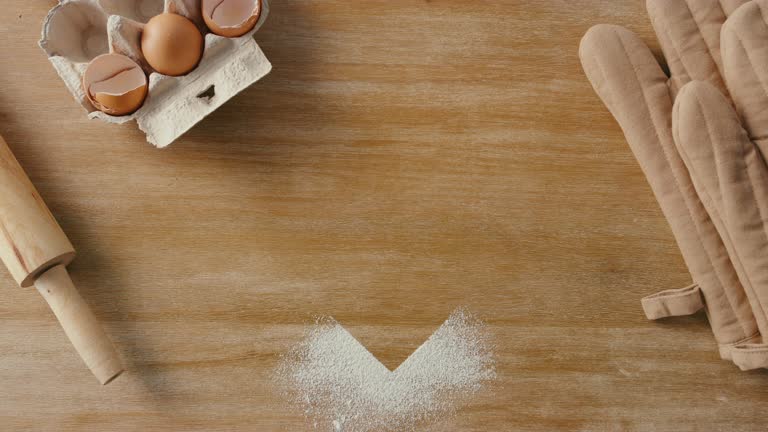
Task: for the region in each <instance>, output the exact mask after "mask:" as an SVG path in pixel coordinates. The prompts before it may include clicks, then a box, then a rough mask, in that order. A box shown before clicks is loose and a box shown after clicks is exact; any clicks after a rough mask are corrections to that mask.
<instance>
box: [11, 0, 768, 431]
mask: <svg viewBox="0 0 768 432" xmlns="http://www.w3.org/2000/svg"><path fill="white" fill-rule="evenodd" d="M54 3H55V2H53V1H51V0H46V1H43V0H35V1H29V0H4V1H3V7H2V8H0V22H1V23H2V24H1V25H0V47H2V49H0V134H2V135H3V136H4V137H5V138H6V140H7V141H8V144H9V145H10V147H11V148H12V149H13V150H14V152H15V154H16V156H17V158H18V159H19V161H20V162H21V164H22V165H23V166H24V167H25V168H26V170H27V172H28V173H29V175H30V177H31V178H32V181H33V182H34V183H35V184H36V186H37V187H38V189H39V191H40V193H41V195H42V196H43V198H44V199H45V200H46V201H47V203H48V204H49V206H50V207H51V210H52V212H53V213H54V214H55V215H56V216H57V218H58V220H59V222H60V223H61V225H62V227H63V228H64V230H65V231H66V232H67V233H68V235H69V237H70V239H71V240H72V243H73V244H74V245H75V247H76V248H77V249H78V251H79V256H78V258H77V259H76V260H75V262H74V264H73V265H72V266H71V267H70V271H71V273H72V277H73V279H74V281H75V283H76V284H77V286H78V287H80V290H81V292H82V294H83V297H84V298H85V299H86V300H87V301H88V303H89V304H90V305H91V306H92V308H93V309H94V312H95V313H96V314H97V315H98V317H99V318H100V319H101V320H102V321H103V322H104V325H105V327H106V330H107V332H108V333H109V334H110V335H111V336H112V337H113V339H114V341H115V343H116V344H117V346H118V349H119V351H120V354H121V355H122V356H123V358H124V359H125V362H126V365H127V367H128V368H129V372H127V373H126V374H125V375H123V376H121V377H120V378H118V379H117V380H116V381H115V382H114V383H112V384H110V385H108V386H106V387H100V386H99V385H98V383H97V381H96V380H95V379H94V378H93V376H91V373H90V372H89V371H88V369H87V368H86V367H85V366H84V365H83V364H82V362H81V360H80V359H79V358H78V357H77V355H76V353H75V351H74V350H73V348H72V347H71V346H70V344H69V342H68V341H67V340H66V338H65V337H64V334H63V332H62V331H61V329H60V328H59V326H58V324H57V322H56V320H55V318H54V317H53V315H52V314H51V313H50V311H49V310H48V308H47V306H46V305H45V302H44V301H43V299H42V298H40V296H39V295H38V293H37V292H35V290H34V289H21V288H18V287H17V286H16V284H15V283H14V281H13V280H12V279H11V277H10V276H9V275H8V274H7V272H5V271H4V270H0V287H1V290H2V293H3V294H2V296H0V430H2V431H57V432H58V431H77V432H89V431H94V432H95V431H98V432H105V431H109V432H120V431H137V430H144V431H153V432H156V431H185V432H190V431H200V432H203V431H204V432H214V431H258V432H263V431H267V432H269V431H291V432H293V431H303V430H310V428H309V427H308V426H307V423H306V422H305V420H304V419H303V418H302V415H301V413H300V412H299V411H298V410H297V409H294V408H292V407H291V406H289V405H287V404H286V403H285V401H284V400H282V399H281V398H280V397H278V396H277V395H276V392H275V390H274V388H273V385H272V382H271V373H272V371H273V370H274V368H275V366H276V364H277V362H278V360H279V358H280V357H279V356H280V354H281V353H283V352H285V351H286V350H287V349H288V348H289V347H290V346H292V344H294V343H296V342H297V341H298V340H299V339H300V338H301V336H302V333H303V331H304V330H305V328H306V325H307V324H311V323H312V322H313V319H314V317H315V316H317V315H331V316H333V317H335V318H336V319H337V320H339V321H340V322H341V323H342V324H343V325H344V326H345V327H347V328H348V329H349V330H350V331H351V332H352V333H353V334H354V335H355V336H357V337H358V338H359V339H360V341H361V342H362V343H363V344H364V345H365V346H366V347H368V348H369V349H370V351H371V352H372V353H373V354H375V355H376V356H377V357H378V358H379V359H380V360H381V361H382V362H384V363H385V364H386V365H387V366H389V367H396V366H397V365H398V364H399V363H400V362H401V361H402V360H404V359H405V358H406V357H407V356H408V355H409V354H410V353H411V352H412V351H413V350H414V349H415V348H416V347H418V346H419V345H420V344H421V343H422V342H423V341H424V340H425V339H426V338H427V337H428V336H429V335H430V334H431V333H432V332H433V331H434V330H435V329H436V328H437V327H438V326H439V325H440V324H441V323H442V322H443V321H444V320H445V319H446V318H447V317H448V315H449V314H450V313H451V312H452V311H453V310H454V309H456V308H457V307H459V306H466V307H468V308H469V309H470V310H471V311H473V312H475V313H476V314H478V315H479V316H480V317H482V318H483V319H485V320H486V321H487V322H488V323H489V324H490V326H491V329H492V330H493V332H494V335H495V338H496V342H497V350H496V352H497V354H498V369H499V370H498V372H499V379H498V381H497V382H496V383H495V385H494V387H493V388H490V389H488V390H487V391H485V392H483V393H481V394H480V395H479V396H478V397H477V398H475V399H474V400H473V402H472V404H470V405H469V406H467V407H466V408H465V409H463V410H461V411H460V412H459V413H458V414H457V416H456V417H455V418H452V419H447V420H446V421H444V422H443V423H441V424H438V425H435V426H433V427H432V428H431V429H426V430H432V431H461V432H465V431H476V432H481V431H500V432H501V431H547V432H551V431H561V430H562V431H623V430H626V431H672V430H674V431H728V432H737V431H756V430H762V429H764V428H765V426H766V423H768V420H766V418H765V415H764V413H765V410H764V407H765V403H766V401H768V374H766V373H765V372H753V373H743V372H739V371H738V369H737V368H736V367H735V366H733V365H732V364H728V363H726V362H724V361H721V360H720V359H719V358H718V355H717V352H716V347H715V344H714V341H713V338H712V336H711V332H710V330H709V328H708V325H707V323H706V318H705V317H704V316H703V315H699V316H695V317H691V318H683V319H675V320H668V321H667V322H663V323H651V322H648V321H646V320H645V318H644V316H643V313H642V311H641V308H640V303H639V300H640V298H641V297H642V296H644V295H646V294H649V293H651V292H655V291H657V290H660V289H665V288H677V287H681V286H683V285H685V284H687V283H688V282H689V280H690V277H689V275H688V274H687V271H686V269H685V267H684V265H683V262H682V259H681V257H680V254H679V252H678V250H677V247H676V245H675V243H674V240H673V238H672V235H671V232H670V230H669V228H668V226H667V224H666V222H665V220H664V218H663V217H662V215H661V212H660V210H659V208H658V206H657V204H656V202H655V201H654V199H653V197H652V194H651V191H650V189H649V187H648V185H647V183H646V181H645V179H644V177H643V175H642V173H641V172H640V169H639V167H638V166H637V164H636V162H635V161H634V159H633V157H632V155H631V153H630V151H629V148H628V147H627V145H626V144H625V141H624V138H623V136H622V134H621V131H620V130H619V128H618V126H617V125H616V123H615V122H614V120H613V119H612V118H611V116H610V115H609V113H608V112H607V110H606V109H605V108H604V107H603V105H602V104H601V103H600V101H599V100H598V99H597V97H596V96H595V95H594V94H593V92H592V89H591V88H590V86H589V83H588V82H587V80H586V78H585V77H584V75H583V73H582V71H581V67H580V65H579V62H578V58H577V47H578V42H579V39H580V37H581V35H582V34H583V33H584V31H586V29H587V28H589V27H590V26H591V25H593V24H596V23H600V22H612V23H618V24H623V25H626V26H628V27H629V28H631V29H633V30H635V31H637V32H638V33H640V34H641V36H642V37H643V38H644V39H645V40H646V41H648V42H649V43H651V44H653V46H654V47H655V49H656V51H657V52H658V49H657V47H658V45H657V44H656V41H655V38H654V36H653V34H652V31H651V26H650V23H649V21H648V18H647V16H646V15H645V12H644V5H643V3H644V2H642V1H622V2H617V1H606V0H569V1H565V0H562V1H560V0H556V1H532V0H529V1H511V0H498V1H496V0H494V1H491V0H489V1H458V0H425V1H414V0H386V1H385V0H371V1H368V0H366V1H342V0H326V1H311V0H274V1H273V4H272V14H271V16H270V18H269V21H268V23H267V24H266V26H265V27H264V28H263V29H262V31H260V32H259V33H257V35H256V39H257V40H258V42H259V43H260V44H261V46H262V48H263V49H264V51H265V52H266V54H267V56H268V57H269V58H270V60H271V61H272V62H273V64H274V70H273V72H272V74H271V75H270V76H268V77H267V78H266V79H264V80H263V81H261V82H259V83H257V84H256V85H254V86H253V87H251V88H250V89H249V90H247V91H246V92H244V93H243V94H241V95H239V96H238V97H236V98H234V99H233V100H232V101H230V102H229V103H228V104H226V105H225V106H223V107H222V108H221V109H219V110H218V111H217V112H216V113H214V114H213V115H212V116H211V117H210V118H208V119H206V120H205V121H203V122H202V123H201V124H199V125H198V126H197V127H196V128H195V129H194V130H192V131H191V132H190V133H188V134H187V135H186V136H185V137H183V138H182V139H181V140H180V141H178V142H177V143H175V144H174V145H172V146H171V147H170V148H167V149H165V150H156V149H154V148H153V147H151V146H150V145H149V144H147V143H146V142H144V136H143V134H142V133H141V132H140V131H138V129H137V128H136V127H135V125H133V124H128V125H123V126H110V125H107V124H104V123H101V122H98V121H89V120H88V119H87V117H86V116H85V113H84V112H83V111H82V109H81V108H80V107H79V106H78V105H77V104H76V103H75V101H74V100H73V99H72V98H71V96H70V95H69V93H68V91H67V90H66V88H65V86H64V84H63V83H62V82H61V80H60V79H59V78H58V76H57V75H56V73H55V72H54V70H53V68H52V67H51V66H50V65H49V64H48V62H47V60H46V58H45V56H44V54H43V52H42V51H41V50H40V49H39V48H38V47H37V41H38V39H39V34H40V24H41V21H42V19H43V18H44V16H45V14H46V12H47V11H48V9H50V7H52V6H53V4H54ZM318 430H325V429H318Z"/></svg>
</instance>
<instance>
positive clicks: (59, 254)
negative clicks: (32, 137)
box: [0, 136, 123, 384]
mask: <svg viewBox="0 0 768 432" xmlns="http://www.w3.org/2000/svg"><path fill="white" fill-rule="evenodd" d="M74 257H75V249H74V248H73V247H72V244H71V243H70V242H69V239H67V236H66V234H64V231H62V230H61V227H59V224H58V223H56V220H55V219H54V218H53V215H52V214H51V212H50V210H48V207H47V206H46V205H45V203H44V202H43V200H42V199H41V198H40V195H39V194H38V193H37V190H36V189H35V187H34V186H33V185H32V182H30V180H29V178H28V177H27V175H26V174H25V173H24V170H23V169H22V168H21V166H20V165H19V163H18V161H16V158H15V157H14V156H13V153H11V150H10V149H9V148H8V144H6V142H5V140H4V139H3V137H2V136H0V258H2V260H3V262H4V263H5V265H6V267H8V270H9V271H10V272H11V275H12V276H13V278H14V279H16V282H18V284H19V285H21V286H22V287H28V286H30V285H35V287H36V288H37V290H38V291H39V292H40V294H42V296H43V298H44V299H45V301H47V302H48V305H49V306H50V307H51V310H52V311H53V313H54V314H55V315H56V318H58V320H59V323H61V327H62V328H63V329H64V332H65V333H66V334H67V336H68V337H69V340H70V341H71V342H72V345H74V347H75V349H76V350H77V352H78V354H80V357H82V359H83V360H84V361H85V364H86V365H88V367H89V368H90V369H91V371H92V372H93V374H94V375H95V376H96V378H97V379H98V380H99V381H100V382H101V383H102V384H107V383H109V382H110V381H112V380H113V379H115V378H116V377H117V376H118V375H120V373H122V372H123V366H122V364H121V362H120V358H119V357H118V355H117V352H116V351H115V347H114V346H113V345H112V342H111V341H110V340H109V338H108V337H107V335H106V334H105V333H104V330H103V329H102V328H101V325H99V322H98V321H96V317H95V316H94V315H93V313H92V312H91V310H90V308H89V307H88V305H87V304H86V303H85V302H84V301H83V299H82V298H81V297H80V294H78V292H77V289H76V288H75V286H74V285H73V284H72V280H71V279H70V278H69V274H68V273H67V269H66V265H67V264H69V263H70V262H71V261H72V259H74Z"/></svg>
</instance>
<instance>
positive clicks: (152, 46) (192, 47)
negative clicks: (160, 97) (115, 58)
mask: <svg viewBox="0 0 768 432" xmlns="http://www.w3.org/2000/svg"><path fill="white" fill-rule="evenodd" d="M203 44H204V40H203V35H202V33H200V31H199V30H198V29H197V26H195V24H194V23H193V22H192V21H190V20H188V19H186V18H184V17H183V16H181V15H177V14H172V13H164V14H160V15H157V16H155V17H153V18H152V19H151V20H149V22H148V23H147V24H146V25H145V26H144V32H143V33H142V34H141V52H142V53H143V54H144V58H145V59H146V60H147V63H149V65H150V66H151V67H152V69H154V70H155V71H157V72H159V73H161V74H163V75H168V76H181V75H186V74H188V73H189V72H191V71H192V70H193V69H194V68H196V67H197V65H198V63H200V59H201V58H202V57H203Z"/></svg>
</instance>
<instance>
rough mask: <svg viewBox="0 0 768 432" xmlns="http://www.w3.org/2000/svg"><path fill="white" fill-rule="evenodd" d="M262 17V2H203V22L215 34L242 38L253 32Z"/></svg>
mask: <svg viewBox="0 0 768 432" xmlns="http://www.w3.org/2000/svg"><path fill="white" fill-rule="evenodd" d="M259 15H261V0H203V20H204V21H205V25H207V26H208V28H209V29H210V30H211V31H212V32H213V33H215V34H217V35H219V36H224V37H230V38H231V37H240V36H242V35H244V34H246V33H248V32H249V31H251V30H253V28H254V27H255V26H256V22H257V21H258V20H259Z"/></svg>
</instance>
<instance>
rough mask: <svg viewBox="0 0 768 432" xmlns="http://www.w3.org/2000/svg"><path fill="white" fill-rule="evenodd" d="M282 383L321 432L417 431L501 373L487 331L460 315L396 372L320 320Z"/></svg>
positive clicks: (288, 363)
mask: <svg viewBox="0 0 768 432" xmlns="http://www.w3.org/2000/svg"><path fill="white" fill-rule="evenodd" d="M277 377H278V380H279V381H280V383H281V384H282V385H283V386H284V387H285V388H286V389H288V392H289V397H290V398H291V399H292V400H293V401H294V402H295V403H296V404H297V405H298V406H301V407H302V408H303V410H304V413H305V414H306V416H307V418H309V419H310V421H311V422H312V424H313V426H314V427H315V429H319V430H326V431H334V432H372V431H408V430H414V428H415V427H416V426H419V425H423V424H425V423H427V422H430V421H433V420H435V419H436V418H438V417H442V416H444V415H446V414H451V413H453V412H454V411H455V410H456V409H458V408H459V406H460V405H461V404H462V403H464V402H466V401H467V400H468V398H469V397H470V396H472V395H473V394H475V393H476V392H477V391H479V390H480V389H481V388H482V387H483V384H485V383H486V382H488V381H489V380H492V379H494V378H495V377H496V372H495V363H494V359H493V354H492V352H491V342H490V336H489V332H488V330H487V328H486V327H485V325H484V324H483V323H482V322H480V321H479V320H478V319H476V318H475V317H473V316H472V315H471V314H469V313H468V312H466V311H464V310H458V311H456V312H454V313H453V314H451V316H450V317H449V318H448V320H447V321H446V322H445V323H444V324H443V325H442V326H441V327H440V328H439V329H438V330H437V331H436V332H435V333H434V334H433V335H432V336H431V337H430V338H429V339H428V340H427V341H426V342H425V343H424V344H423V345H422V346H421V347H419V348H418V349H417V350H416V351H414V352H413V354H411V356H410V357H408V359H407V360H405V361H404V362H403V363H402V364H401V365H400V366H399V367H398V368H397V369H396V370H395V371H390V370H389V369H387V367H386V366H384V365H383V364H382V363H381V362H379V361H378V360H377V359H376V358H375V357H374V356H373V355H372V354H371V353H370V352H368V350H366V349H365V347H363V346H362V345H361V344H360V343H359V342H358V341H357V339H355V338H354V337H353V336H352V335H351V334H349V332H347V330H345V329H344V327H342V326H341V325H340V324H339V323H337V322H336V321H334V320H333V319H332V318H325V319H321V320H319V321H318V322H317V324H316V325H315V326H314V327H313V328H312V329H311V330H310V332H309V334H308V336H307V337H306V339H305V340H304V341H303V342H302V343H301V344H300V345H299V346H297V347H296V348H295V349H294V350H293V351H292V352H290V353H289V354H288V355H286V356H285V358H284V359H283V361H282V362H281V365H280V366H279V367H278V370H277Z"/></svg>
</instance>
